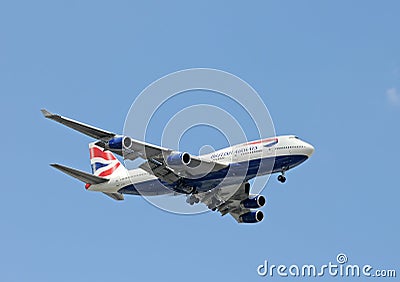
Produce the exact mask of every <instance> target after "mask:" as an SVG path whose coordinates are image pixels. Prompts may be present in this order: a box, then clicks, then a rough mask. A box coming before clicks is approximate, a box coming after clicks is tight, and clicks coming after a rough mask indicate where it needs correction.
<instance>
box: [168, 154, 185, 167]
mask: <svg viewBox="0 0 400 282" xmlns="http://www.w3.org/2000/svg"><path fill="white" fill-rule="evenodd" d="M190 160H191V157H190V154H189V153H187V152H183V153H173V154H171V155H169V156H168V157H167V159H166V162H167V165H168V166H170V167H172V168H180V167H182V166H187V165H189V164H190Z"/></svg>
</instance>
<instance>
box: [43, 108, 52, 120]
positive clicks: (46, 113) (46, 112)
mask: <svg viewBox="0 0 400 282" xmlns="http://www.w3.org/2000/svg"><path fill="white" fill-rule="evenodd" d="M40 111H41V112H42V114H43V115H44V117H45V118H50V117H51V116H53V114H52V113H50V112H49V111H48V110H46V109H41V110H40Z"/></svg>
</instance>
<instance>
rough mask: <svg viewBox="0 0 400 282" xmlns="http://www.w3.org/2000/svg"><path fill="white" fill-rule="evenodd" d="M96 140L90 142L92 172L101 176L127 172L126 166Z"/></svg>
mask: <svg viewBox="0 0 400 282" xmlns="http://www.w3.org/2000/svg"><path fill="white" fill-rule="evenodd" d="M95 143H96V142H93V143H90V144H89V151H90V164H91V166H92V173H93V174H94V175H96V176H99V177H110V176H114V175H117V174H121V173H126V169H125V167H124V166H123V165H122V164H121V163H120V161H118V159H117V158H116V157H115V156H114V155H113V153H111V152H110V151H104V149H103V148H101V147H99V146H97V145H96V144H95Z"/></svg>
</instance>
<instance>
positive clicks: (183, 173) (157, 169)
mask: <svg viewBox="0 0 400 282" xmlns="http://www.w3.org/2000/svg"><path fill="white" fill-rule="evenodd" d="M41 112H42V114H43V115H44V117H46V118H48V119H51V120H54V121H56V122H59V123H61V124H63V125H65V126H67V127H69V128H72V129H74V130H77V131H79V132H81V133H83V134H85V135H88V136H90V137H92V138H95V139H97V140H99V141H98V142H96V145H98V146H100V147H102V148H104V149H105V150H109V151H111V152H113V153H116V154H118V155H120V156H122V157H124V159H128V160H135V159H136V158H138V157H140V158H143V159H145V160H146V162H145V163H143V164H142V165H141V166H140V167H141V168H142V169H144V170H146V171H147V172H149V173H151V174H154V175H155V176H156V177H158V178H160V179H161V180H163V181H166V182H168V183H173V182H176V181H178V180H179V179H181V178H184V177H188V176H194V175H200V174H203V173H206V172H207V173H208V172H213V171H218V170H220V169H223V168H226V167H227V165H225V164H221V163H217V162H213V161H209V160H202V159H201V158H199V157H197V156H190V157H191V161H190V164H189V165H188V166H185V167H182V170H179V169H177V168H171V167H170V166H168V165H167V164H166V161H165V159H166V158H167V157H168V156H170V155H171V154H174V153H179V152H176V151H174V150H171V149H168V148H164V147H161V146H157V145H153V144H150V143H146V142H143V141H139V140H135V139H132V138H129V140H128V141H129V143H130V144H129V145H130V146H128V147H129V148H122V145H121V144H122V142H124V136H121V135H117V134H115V133H113V132H110V131H106V130H103V129H100V128H97V127H94V126H91V125H88V124H85V123H82V122H79V121H75V120H73V119H70V118H67V117H63V116H61V115H58V114H53V113H50V112H49V111H47V110H45V109H42V110H41ZM113 142H114V143H113ZM115 142H119V143H118V144H119V147H115V146H113V145H112V144H115Z"/></svg>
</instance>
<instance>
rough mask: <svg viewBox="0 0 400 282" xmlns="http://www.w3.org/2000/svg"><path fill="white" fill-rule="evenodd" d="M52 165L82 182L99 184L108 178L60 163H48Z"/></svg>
mask: <svg viewBox="0 0 400 282" xmlns="http://www.w3.org/2000/svg"><path fill="white" fill-rule="evenodd" d="M50 165H51V166H52V167H54V168H56V169H58V170H60V171H62V172H64V173H65V174H68V175H70V176H72V177H74V178H76V179H78V180H80V181H82V182H85V183H89V184H100V183H104V182H107V181H108V179H107V178H102V177H98V176H95V175H93V174H90V173H87V172H84V171H81V170H78V169H74V168H71V167H67V166H63V165H60V164H50Z"/></svg>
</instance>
